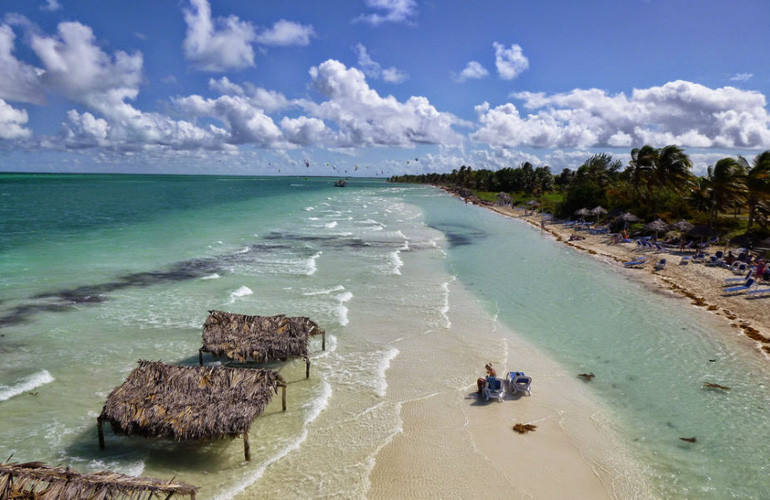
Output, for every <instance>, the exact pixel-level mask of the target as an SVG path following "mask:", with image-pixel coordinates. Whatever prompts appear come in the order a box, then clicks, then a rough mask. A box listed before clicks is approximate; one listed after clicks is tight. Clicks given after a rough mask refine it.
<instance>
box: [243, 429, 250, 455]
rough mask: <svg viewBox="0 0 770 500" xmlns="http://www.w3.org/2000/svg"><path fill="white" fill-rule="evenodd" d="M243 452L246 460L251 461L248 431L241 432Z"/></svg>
mask: <svg viewBox="0 0 770 500" xmlns="http://www.w3.org/2000/svg"><path fill="white" fill-rule="evenodd" d="M243 454H244V455H245V456H246V460H248V461H251V449H250V448H249V433H248V431H246V432H244V433H243Z"/></svg>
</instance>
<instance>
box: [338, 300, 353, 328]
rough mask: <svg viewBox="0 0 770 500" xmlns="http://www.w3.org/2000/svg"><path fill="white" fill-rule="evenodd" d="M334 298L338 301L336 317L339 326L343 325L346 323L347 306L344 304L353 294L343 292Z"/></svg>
mask: <svg viewBox="0 0 770 500" xmlns="http://www.w3.org/2000/svg"><path fill="white" fill-rule="evenodd" d="M336 298H337V300H338V301H339V305H338V306H337V318H338V319H339V322H340V326H345V325H347V324H348V308H347V306H345V303H346V302H349V301H350V299H352V298H353V294H352V293H350V292H345V293H341V294H339V295H337V297H336Z"/></svg>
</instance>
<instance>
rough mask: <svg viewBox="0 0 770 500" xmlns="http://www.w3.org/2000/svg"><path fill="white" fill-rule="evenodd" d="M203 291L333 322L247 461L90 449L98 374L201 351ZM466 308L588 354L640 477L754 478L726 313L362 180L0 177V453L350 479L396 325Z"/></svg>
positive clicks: (237, 304) (392, 426)
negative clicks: (713, 386) (718, 315)
mask: <svg viewBox="0 0 770 500" xmlns="http://www.w3.org/2000/svg"><path fill="white" fill-rule="evenodd" d="M468 296H470V297H472V300H466V299H465V297H468ZM459 297H463V300H460V299H459ZM215 308H216V309H224V310H229V311H232V312H237V313H247V314H279V313H285V314H288V315H303V316H310V317H311V318H313V319H314V320H316V321H317V322H318V323H319V324H321V325H322V327H323V328H325V329H326V331H327V349H326V351H321V349H320V340H318V339H316V340H314V341H313V343H312V345H311V353H312V357H311V361H312V369H311V377H310V379H305V377H304V363H302V362H301V361H295V362H289V363H286V364H280V365H276V366H275V367H274V368H276V369H278V370H280V371H281V373H282V375H283V376H284V378H285V379H286V380H287V381H288V405H289V408H288V410H287V411H286V412H285V413H284V412H281V411H280V403H277V404H276V402H274V403H272V404H271V405H269V406H268V407H267V409H266V411H265V413H264V414H263V415H262V416H260V417H258V418H257V419H256V420H255V422H254V424H253V426H252V429H251V451H252V461H251V462H245V461H244V460H243V449H242V443H241V441H239V440H234V441H233V440H222V441H211V442H203V443H173V442H167V441H163V440H147V439H143V438H126V437H123V436H113V435H112V433H111V432H109V431H107V433H106V441H107V443H106V444H107V447H106V450H104V451H102V452H100V451H99V450H98V446H97V442H96V441H97V440H96V425H95V421H96V416H97V415H98V414H99V412H100V411H101V408H102V405H103V404H104V401H105V399H106V397H107V395H108V394H109V393H110V391H111V390H112V389H113V388H114V387H115V386H117V385H119V384H120V383H121V382H122V381H123V379H124V378H125V376H126V375H127V373H128V372H129V371H130V370H132V369H133V368H134V367H135V366H136V361H137V360H139V359H150V360H158V359H160V360H163V361H165V362H169V363H180V364H197V349H198V347H199V346H200V340H201V339H200V333H201V326H202V324H203V321H204V319H205V317H206V315H207V311H208V310H209V309H215ZM469 314H471V315H477V316H478V318H476V317H474V321H476V324H478V325H485V328H487V329H488V330H489V331H490V332H491V333H490V335H492V336H493V337H498V338H499V341H500V342H501V343H505V344H506V345H515V343H516V342H528V343H530V344H532V345H534V346H535V347H536V348H537V349H539V350H540V351H542V352H544V353H546V354H547V355H548V356H549V357H551V358H552V359H553V360H555V361H556V362H557V363H558V364H559V365H560V366H561V367H563V369H564V370H566V371H567V372H570V373H575V374H577V373H581V372H593V373H595V374H596V378H595V379H594V380H593V381H592V382H591V383H590V385H589V386H588V387H590V391H591V393H592V394H593V395H594V396H595V398H596V400H597V402H598V404H599V405H601V407H602V408H604V410H603V411H604V412H605V413H606V414H605V415H604V416H603V418H602V422H603V424H605V425H608V426H610V427H611V429H610V430H611V431H612V432H616V433H617V434H618V435H620V436H621V438H622V441H623V444H624V446H626V447H627V449H628V452H629V453H630V455H631V456H632V457H633V458H634V459H635V460H636V461H638V462H639V464H640V465H641V468H642V470H643V476H644V477H643V478H642V479H643V480H644V481H645V482H646V483H649V485H650V489H651V490H652V492H653V493H654V494H655V495H656V496H658V497H660V498H711V499H723V498H756V499H762V498H768V497H770V482H768V481H767V476H768V472H770V453H769V452H768V451H767V448H766V443H767V442H770V418H768V409H769V408H770V387H768V381H770V369H768V364H767V360H766V359H765V358H764V357H763V356H762V355H761V354H759V353H757V352H756V351H755V350H754V348H753V346H751V344H749V343H748V342H746V341H745V339H744V338H742V337H741V335H739V334H738V332H737V331H736V330H734V329H731V328H729V327H727V326H726V325H724V324H723V323H721V322H720V321H717V320H716V319H715V318H713V317H711V316H710V315H708V314H706V313H704V312H703V311H701V310H698V309H695V308H693V307H691V306H690V305H689V302H688V301H686V300H677V299H672V298H671V297H669V296H667V295H666V294H665V293H656V292H654V291H651V290H649V289H647V288H645V287H644V286H643V285H641V284H639V283H637V282H636V281H634V280H632V279H631V278H630V277H629V275H628V274H626V273H625V272H624V271H618V270H616V269H615V268H613V267H611V266H607V265H606V264H604V263H602V262H599V261H597V260H596V259H593V258H591V257H588V256H586V255H582V254H579V253H577V252H575V251H573V250H572V249H569V248H567V247H565V246H563V245H559V244H557V243H555V242H553V241H552V240H551V239H549V238H548V237H546V236H544V235H543V234H542V233H540V232H539V231H538V230H537V229H535V228H532V227H529V226H527V225H525V224H522V223H521V222H519V221H515V220H512V219H507V218H504V217H501V216H499V215H497V214H494V213H491V212H489V211H487V210H483V209H480V208H478V207H473V206H467V205H464V204H463V203H461V202H460V201H458V200H457V199H454V198H452V197H450V196H447V195H446V194H444V193H442V192H440V191H438V190H436V189H432V188H428V187H420V186H402V185H391V184H387V183H385V182H383V181H379V180H365V179H351V180H350V181H349V182H348V187H346V188H344V189H340V188H335V187H333V179H321V178H246V177H243V178H241V177H183V176H109V175H103V176H99V175H97V176H91V175H89V176H77V175H60V176H59V175H11V174H5V175H0V359H1V360H2V362H1V363H0V457H2V458H3V459H5V458H6V457H8V456H11V455H13V460H14V461H32V460H42V461H45V462H48V463H50V464H65V465H71V466H72V467H74V468H76V469H77V470H80V471H94V470H99V469H102V468H109V469H112V470H116V471H118V472H123V473H127V474H143V475H149V476H154V477H159V478H170V477H172V476H173V477H176V478H177V479H180V480H183V481H187V482H190V483H193V484H196V485H200V486H201V488H202V489H201V492H200V494H199V498H233V497H243V498H250V497H252V496H253V495H254V494H255V492H259V495H260V496H264V497H279V496H280V497H281V498H318V497H345V498H363V497H366V495H367V491H368V488H369V480H368V477H369V474H370V473H371V471H372V470H373V468H374V466H375V464H376V460H377V454H378V452H379V451H380V450H381V449H382V448H383V447H384V446H386V445H387V443H388V442H389V441H390V439H392V437H393V436H394V435H396V434H397V433H398V432H399V430H400V426H401V419H400V408H401V404H402V403H403V401H404V399H403V398H404V397H406V396H404V395H394V394H392V393H391V392H392V391H389V390H388V388H389V374H391V376H393V375H392V373H393V371H392V370H391V369H390V368H391V366H392V364H393V363H395V362H397V361H398V359H399V357H400V356H406V355H407V353H406V352H405V351H403V350H404V345H405V341H404V339H406V338H415V337H417V336H419V335H420V334H421V333H424V332H436V331H438V332H442V333H445V334H446V335H447V336H451V337H452V338H455V339H457V340H458V342H459V343H462V342H463V336H464V335H465V330H463V327H462V324H463V323H465V321H463V320H467V315H469ZM410 345H412V344H410ZM464 349H467V350H468V352H469V353H472V355H469V356H467V357H468V360H467V363H468V364H469V365H472V366H476V365H479V363H483V361H485V360H486V356H487V352H485V351H484V350H483V348H481V350H479V347H478V346H475V345H473V343H472V342H467V345H466V346H465V347H464ZM409 354H410V355H414V353H409ZM454 354H455V355H457V354H458V353H454ZM459 354H463V353H459ZM206 361H207V362H216V361H214V360H211V359H207V360H206ZM457 368H458V372H459V373H463V371H464V370H465V369H466V368H467V367H466V366H464V365H463V366H458V367H457ZM390 382H393V380H390ZM706 382H713V383H718V384H721V385H725V386H729V387H730V388H731V389H730V390H729V391H714V390H708V389H704V388H703V384H704V383H706ZM441 383H442V384H446V385H448V386H449V387H450V389H451V390H458V391H461V390H463V389H464V388H466V387H471V386H472V385H473V383H474V379H473V378H469V379H467V380H466V379H464V378H463V377H458V376H456V375H453V374H451V373H446V372H445V373H444V374H443V375H442V382H441ZM535 384H536V381H535ZM416 396H418V394H415V395H413V397H416ZM692 436H697V443H688V442H684V441H681V440H680V439H679V438H680V437H692Z"/></svg>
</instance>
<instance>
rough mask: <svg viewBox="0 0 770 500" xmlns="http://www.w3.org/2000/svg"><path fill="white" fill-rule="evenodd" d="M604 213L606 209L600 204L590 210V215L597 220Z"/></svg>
mask: <svg viewBox="0 0 770 500" xmlns="http://www.w3.org/2000/svg"><path fill="white" fill-rule="evenodd" d="M606 213H607V209H606V208H604V207H603V206H601V205H599V206H597V207H596V208H594V209H592V210H591V215H595V216H596V220H597V222H598V221H599V217H601V216H602V215H604V214H606Z"/></svg>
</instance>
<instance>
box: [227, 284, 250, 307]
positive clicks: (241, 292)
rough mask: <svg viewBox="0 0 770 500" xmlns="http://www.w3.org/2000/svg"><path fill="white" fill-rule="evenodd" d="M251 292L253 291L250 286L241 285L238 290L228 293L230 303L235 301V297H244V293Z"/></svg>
mask: <svg viewBox="0 0 770 500" xmlns="http://www.w3.org/2000/svg"><path fill="white" fill-rule="evenodd" d="M253 293H254V291H253V290H252V289H251V288H249V287H247V286H242V287H240V288H239V289H238V290H236V291H234V292H232V293H231V294H230V303H231V304H233V303H234V302H235V301H236V299H238V298H239V297H244V296H246V295H251V294H253Z"/></svg>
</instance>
